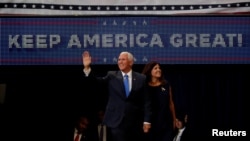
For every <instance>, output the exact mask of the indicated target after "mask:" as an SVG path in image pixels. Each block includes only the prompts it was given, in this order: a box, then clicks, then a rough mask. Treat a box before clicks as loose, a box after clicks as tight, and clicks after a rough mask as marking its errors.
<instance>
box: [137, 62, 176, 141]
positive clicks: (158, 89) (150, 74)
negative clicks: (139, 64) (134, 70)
mask: <svg viewBox="0 0 250 141" xmlns="http://www.w3.org/2000/svg"><path fill="white" fill-rule="evenodd" d="M142 73H143V74H145V75H146V77H147V83H148V90H149V93H150V96H151V99H152V121H151V129H150V132H149V133H148V134H147V135H146V139H147V140H150V141H170V140H171V139H172V137H171V136H172V134H173V131H174V128H175V123H174V122H175V106H174V102H173V98H172V91H171V86H170V84H169V83H168V82H167V80H166V79H165V78H164V76H163V74H162V70H161V68H160V64H159V63H158V62H150V63H148V64H146V65H145V67H144V69H143V72H142Z"/></svg>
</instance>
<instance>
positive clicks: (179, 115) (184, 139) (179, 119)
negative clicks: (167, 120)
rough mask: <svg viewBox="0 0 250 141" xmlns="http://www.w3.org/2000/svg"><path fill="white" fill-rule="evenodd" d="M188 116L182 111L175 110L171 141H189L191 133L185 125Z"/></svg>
mask: <svg viewBox="0 0 250 141" xmlns="http://www.w3.org/2000/svg"><path fill="white" fill-rule="evenodd" d="M187 120H188V115H187V113H186V112H185V111H184V110H180V109H179V110H177V112H176V121H175V126H176V129H175V132H174V136H173V141H191V140H193V139H192V138H191V137H192V135H191V131H190V129H189V126H188V125H187Z"/></svg>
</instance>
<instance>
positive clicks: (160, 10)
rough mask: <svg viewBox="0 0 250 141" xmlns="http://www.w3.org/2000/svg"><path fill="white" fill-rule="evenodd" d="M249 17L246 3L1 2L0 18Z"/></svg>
mask: <svg viewBox="0 0 250 141" xmlns="http://www.w3.org/2000/svg"><path fill="white" fill-rule="evenodd" d="M225 13H226V14H232V13H233V14H235V13H248V14H250V2H249V0H35V1H34V0H1V2H0V14H3V15H5V14H15V15H24V14H25V15H27V14H28V15H120V14H123V15H124V14H129V15H149V14H150V15H152V14H153V15H170V14H225Z"/></svg>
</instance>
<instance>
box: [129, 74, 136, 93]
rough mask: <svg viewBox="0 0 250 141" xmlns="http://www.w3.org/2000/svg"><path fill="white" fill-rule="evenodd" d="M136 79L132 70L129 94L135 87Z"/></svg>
mask: <svg viewBox="0 0 250 141" xmlns="http://www.w3.org/2000/svg"><path fill="white" fill-rule="evenodd" d="M136 81H137V78H136V74H135V73H134V72H133V71H132V81H131V82H132V88H131V91H130V94H131V92H133V90H134V89H135V88H136V84H137V83H136Z"/></svg>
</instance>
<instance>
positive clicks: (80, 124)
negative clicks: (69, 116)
mask: <svg viewBox="0 0 250 141" xmlns="http://www.w3.org/2000/svg"><path fill="white" fill-rule="evenodd" d="M88 124H89V121H88V119H87V118H85V117H82V118H80V120H79V122H78V125H77V130H78V132H83V131H85V130H86V129H87V127H88Z"/></svg>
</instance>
